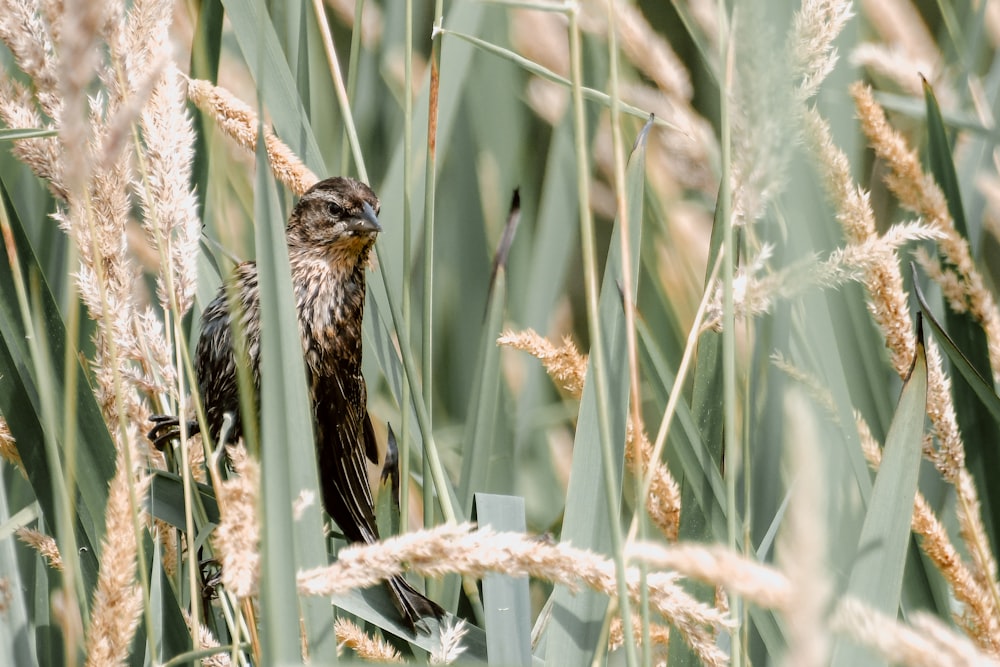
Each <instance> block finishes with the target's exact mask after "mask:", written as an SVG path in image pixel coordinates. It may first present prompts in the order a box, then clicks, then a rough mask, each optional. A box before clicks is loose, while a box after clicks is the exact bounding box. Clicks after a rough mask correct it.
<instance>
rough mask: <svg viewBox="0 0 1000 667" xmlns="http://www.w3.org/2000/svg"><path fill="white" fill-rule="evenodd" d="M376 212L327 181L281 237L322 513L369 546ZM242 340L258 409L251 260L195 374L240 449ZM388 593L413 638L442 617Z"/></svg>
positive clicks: (348, 183) (347, 183)
mask: <svg viewBox="0 0 1000 667" xmlns="http://www.w3.org/2000/svg"><path fill="white" fill-rule="evenodd" d="M379 210H380V205H379V200H378V198H377V197H376V196H375V193H374V192H373V191H372V189H371V188H370V187H369V186H368V185H366V184H365V183H362V182H361V181H358V180H355V179H353V178H349V177H342V176H338V177H332V178H327V179H324V180H322V181H319V182H318V183H316V184H315V185H314V186H312V187H311V188H310V189H309V190H308V191H306V192H305V194H303V195H302V197H301V198H300V199H299V201H298V203H297V204H296V205H295V207H294V209H293V210H292V213H291V215H290V216H289V219H288V224H287V226H286V229H285V237H286V241H287V245H288V259H289V265H290V268H291V275H292V288H293V292H294V295H295V307H296V311H297V313H298V325H299V333H300V335H301V340H302V352H303V357H304V362H305V369H306V380H307V385H308V388H309V394H310V399H311V404H312V417H313V435H314V438H315V448H316V462H317V468H318V470H319V477H320V487H321V492H322V493H321V495H322V499H323V506H324V508H325V509H326V512H327V514H329V515H330V516H331V517H332V518H333V520H334V521H335V522H336V524H337V526H338V527H339V528H340V530H341V531H342V532H343V534H344V536H345V537H346V538H347V539H348V541H349V542H352V543H357V542H361V543H365V544H371V543H373V542H376V541H378V540H379V532H378V526H377V524H376V521H375V512H374V503H373V500H372V494H371V487H370V486H369V481H368V470H367V464H366V459H367V460H368V461H371V462H372V463H376V464H377V463H378V450H377V444H376V438H375V430H374V428H373V426H372V420H371V417H370V416H369V414H368V408H367V400H368V398H367V386H366V384H365V379H364V376H363V375H362V373H361V355H362V334H361V325H362V319H363V316H364V305H365V271H366V269H367V265H368V260H369V255H370V253H371V250H372V247H373V245H374V243H375V239H376V237H377V236H378V234H379V232H381V231H382V226H381V224H380V223H379V220H378V213H379ZM231 303H233V304H234V306H235V307H231V306H230V304H231ZM234 317H235V318H236V321H235V322H234V321H233V318H234ZM234 324H235V326H234ZM237 335H239V336H240V337H241V338H240V340H241V341H244V344H245V350H246V358H247V360H248V363H249V367H250V368H249V370H250V377H251V378H252V382H253V387H254V391H255V395H256V397H257V405H259V404H260V394H261V391H262V390H263V391H266V390H267V378H266V377H265V378H263V379H262V378H261V376H260V338H261V335H267V332H262V331H261V320H260V291H259V286H258V273H257V265H256V263H255V262H252V261H249V262H243V263H241V264H239V265H238V266H237V267H236V268H235V270H234V272H233V274H232V276H231V277H230V278H229V280H228V281H227V282H226V283H225V284H224V285H223V286H222V287H221V288H220V290H219V293H218V296H216V298H215V299H214V300H213V301H212V302H211V303H209V305H208V306H207V307H206V308H205V310H204V313H203V314H202V318H201V333H200V335H199V338H198V344H197V347H196V349H195V373H196V375H197V378H198V391H199V393H200V395H201V397H202V401H203V404H204V406H205V417H206V425H207V427H208V429H209V431H210V433H211V435H212V436H213V437H214V438H215V439H218V438H219V436H220V434H221V433H222V429H223V418H224V416H225V415H226V414H229V415H231V419H232V422H231V428H230V429H229V431H228V439H229V440H230V441H235V440H236V439H238V438H239V437H240V435H241V434H242V432H243V426H242V424H241V421H240V397H239V386H238V381H237V356H238V355H237V349H236V347H234V340H236V338H235V336H237ZM152 421H153V422H154V423H155V426H154V427H153V429H152V430H151V431H150V433H149V438H150V440H151V441H152V442H153V443H154V444H156V445H157V446H162V444H163V443H165V442H166V441H167V440H170V439H172V438H174V437H176V435H177V431H178V426H179V420H178V419H177V418H176V417H169V416H161V415H157V416H154V417H153V418H152ZM198 430H199V427H198V424H197V422H190V423H189V432H190V433H194V432H197V431H198ZM261 446H262V447H267V446H269V443H262V444H261ZM386 585H387V587H388V589H389V592H390V594H391V597H392V599H393V602H394V604H395V606H396V608H397V609H398V611H399V614H400V618H401V619H402V621H403V623H404V624H405V625H406V626H407V627H408V628H409V629H410V631H411V632H414V631H416V630H421V631H426V627H425V626H424V625H423V622H422V619H424V618H427V617H435V618H438V619H440V618H441V617H442V616H443V615H444V610H443V609H442V608H441V607H440V606H439V605H438V604H437V603H435V602H434V601H432V600H430V599H429V598H427V597H425V596H424V595H422V594H421V593H419V592H418V591H417V590H416V589H414V588H413V587H412V586H411V585H410V584H409V583H407V582H406V580H405V579H403V578H402V577H401V576H395V577H392V578H390V579H388V580H387V581H386Z"/></svg>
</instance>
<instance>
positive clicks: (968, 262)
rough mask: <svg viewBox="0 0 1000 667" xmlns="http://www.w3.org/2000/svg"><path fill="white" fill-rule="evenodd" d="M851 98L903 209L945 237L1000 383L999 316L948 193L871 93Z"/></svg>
mask: <svg viewBox="0 0 1000 667" xmlns="http://www.w3.org/2000/svg"><path fill="white" fill-rule="evenodd" d="M851 94H852V95H853V96H854V101H855V104H856V106H857V109H858V116H859V118H860V119H861V128H862V130H864V133H865V136H867V137H868V141H869V143H871V145H872V148H874V149H875V154H876V155H878V156H879V157H880V158H881V159H883V160H884V161H885V162H886V164H888V165H889V167H890V169H891V170H892V173H891V174H889V175H888V176H887V177H886V184H887V185H888V186H889V188H890V189H891V190H892V192H893V194H895V195H896V197H897V198H898V199H899V202H900V203H901V204H902V205H903V206H904V207H906V208H908V209H910V210H912V211H914V212H916V213H917V214H918V215H920V216H922V217H923V218H924V219H925V220H926V221H927V223H928V224H930V225H932V226H935V227H937V228H938V229H940V230H941V232H942V233H943V234H944V237H943V238H941V239H940V240H939V241H938V248H939V249H940V251H941V254H942V255H943V256H944V258H945V259H946V260H947V261H948V263H949V264H951V265H952V266H953V267H954V269H955V272H956V273H957V275H958V277H959V279H960V280H961V284H962V288H963V291H964V292H965V298H966V299H967V301H968V308H969V312H971V313H972V315H973V317H974V318H975V319H976V321H977V322H979V323H980V325H981V326H982V327H983V329H984V330H985V331H986V338H987V342H988V345H989V353H990V363H991V366H992V367H993V371H994V379H1000V375H998V373H1000V311H998V310H997V304H996V301H995V300H994V299H993V295H992V293H991V292H990V291H989V289H987V288H986V286H985V283H984V282H983V278H982V275H981V274H980V273H979V271H978V269H976V265H975V262H974V261H973V259H972V252H971V250H970V249H969V242H968V241H967V240H966V239H965V238H963V237H962V236H961V234H959V233H958V231H957V230H956V229H955V223H954V221H953V220H952V218H951V213H950V212H949V210H948V203H947V201H946V200H945V197H944V193H943V192H942V191H941V188H940V186H938V184H937V183H936V182H935V181H934V178H933V177H932V176H931V175H930V174H925V173H924V171H923V167H922V166H921V164H920V159H919V157H918V156H917V154H916V152H915V151H913V150H911V149H910V147H909V146H908V145H907V144H906V140H905V139H904V138H903V137H902V135H900V134H899V133H898V132H896V131H895V130H894V129H893V128H892V127H891V126H890V125H889V123H888V121H887V120H886V117H885V111H883V109H882V107H881V106H879V104H878V103H877V102H876V101H875V98H874V96H873V95H872V91H871V88H869V87H868V86H864V85H861V84H860V83H855V84H854V85H852V86H851Z"/></svg>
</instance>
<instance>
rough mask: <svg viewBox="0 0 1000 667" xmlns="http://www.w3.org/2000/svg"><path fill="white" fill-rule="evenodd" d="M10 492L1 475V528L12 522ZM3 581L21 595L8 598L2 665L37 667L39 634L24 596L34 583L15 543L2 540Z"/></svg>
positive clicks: (1, 626) (1, 629) (0, 631)
mask: <svg viewBox="0 0 1000 667" xmlns="http://www.w3.org/2000/svg"><path fill="white" fill-rule="evenodd" d="M7 491H8V490H7V485H6V482H5V481H4V475H0V525H4V524H6V523H7V522H8V521H10V519H11V518H12V517H11V516H10V508H9V507H8V505H7V502H8V497H7ZM38 558H39V559H40V558H41V557H38ZM0 581H4V582H6V586H7V590H8V591H11V592H13V591H17V592H16V593H13V594H8V595H7V596H6V597H7V599H6V602H5V609H4V614H3V623H0V663H3V664H5V665H37V664H39V663H38V655H37V652H36V650H35V642H33V641H31V639H32V638H33V637H34V635H35V633H34V630H33V628H32V627H31V617H30V616H29V611H28V607H27V605H26V604H25V603H26V601H27V597H26V596H24V595H21V593H20V592H21V591H28V590H30V588H31V582H30V581H24V580H22V575H21V570H20V569H19V568H18V562H17V554H16V553H15V550H14V540H13V539H11V538H10V537H0Z"/></svg>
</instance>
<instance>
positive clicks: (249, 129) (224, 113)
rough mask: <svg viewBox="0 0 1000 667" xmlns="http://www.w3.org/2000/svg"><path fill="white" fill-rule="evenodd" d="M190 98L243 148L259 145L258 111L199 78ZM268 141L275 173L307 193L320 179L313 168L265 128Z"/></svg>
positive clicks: (190, 82) (297, 191)
mask: <svg viewBox="0 0 1000 667" xmlns="http://www.w3.org/2000/svg"><path fill="white" fill-rule="evenodd" d="M188 98H190V100H191V101H192V102H194V105H195V106H196V107H198V108H199V109H201V110H202V111H203V112H204V113H206V114H208V115H209V116H211V117H212V118H214V119H215V122H216V124H217V125H218V126H219V129H221V130H222V131H223V132H224V133H225V134H227V135H228V136H229V137H231V138H232V139H233V140H235V141H236V143H238V144H239V145H240V146H242V147H243V148H245V149H247V150H249V151H253V150H255V149H256V146H257V126H258V121H257V114H255V113H254V112H253V110H252V109H251V108H250V107H249V106H247V105H246V104H244V103H243V102H242V101H240V100H239V99H237V98H236V97H235V96H234V95H233V94H232V93H230V92H229V91H228V90H226V89H225V88H222V87H220V86H215V85H213V84H212V83H210V82H208V81H201V80H199V79H189V80H188ZM264 144H265V148H266V149H267V157H268V159H269V160H270V162H271V168H272V170H273V171H274V176H275V178H277V179H278V180H279V181H281V182H282V183H284V184H285V185H287V186H288V188H289V189H290V190H291V191H292V192H294V193H295V194H297V195H301V194H303V193H305V191H306V190H308V189H309V188H310V187H312V186H313V185H314V184H315V183H316V181H318V180H319V179H318V178H316V175H315V174H314V173H312V171H310V170H309V168H308V167H306V166H305V165H304V164H302V160H300V159H299V158H298V156H296V155H295V154H294V153H293V152H292V151H291V149H290V148H288V146H286V145H285V144H284V143H282V141H281V140H280V139H278V137H276V136H274V133H273V132H271V131H270V130H268V129H267V128H266V127H265V129H264Z"/></svg>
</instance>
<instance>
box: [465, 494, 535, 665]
mask: <svg viewBox="0 0 1000 667" xmlns="http://www.w3.org/2000/svg"><path fill="white" fill-rule="evenodd" d="M473 521H475V522H476V523H477V524H478V525H479V526H480V527H485V526H489V527H490V528H492V529H493V530H495V531H512V532H517V533H524V532H525V531H526V529H527V524H526V522H525V518H524V498H520V497H517V496H498V495H493V494H489V493H477V494H476V497H475V507H474V514H473ZM483 611H484V612H485V615H486V647H487V650H488V653H489V661H490V664H491V665H508V666H510V667H513V666H514V665H521V666H526V665H530V664H531V598H530V596H529V591H528V579H527V577H509V576H507V575H504V574H498V573H495V572H492V573H489V574H487V575H486V576H485V577H484V578H483Z"/></svg>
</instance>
